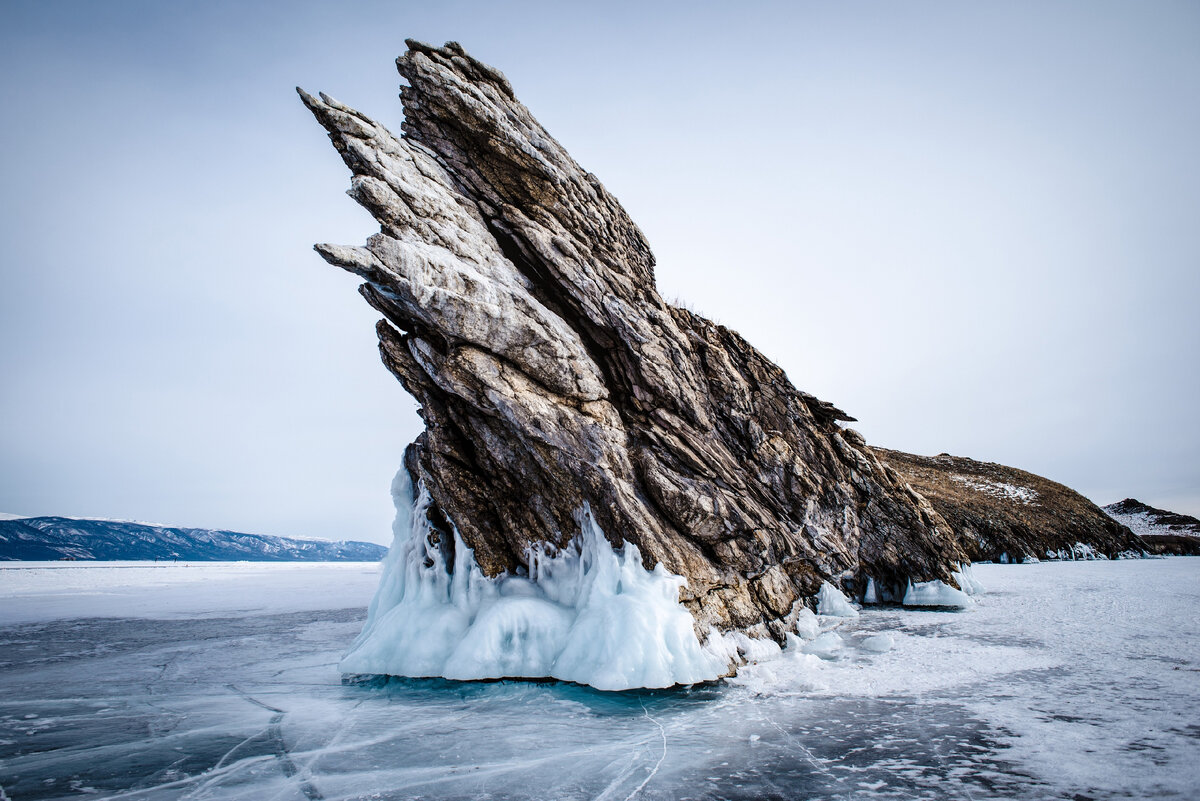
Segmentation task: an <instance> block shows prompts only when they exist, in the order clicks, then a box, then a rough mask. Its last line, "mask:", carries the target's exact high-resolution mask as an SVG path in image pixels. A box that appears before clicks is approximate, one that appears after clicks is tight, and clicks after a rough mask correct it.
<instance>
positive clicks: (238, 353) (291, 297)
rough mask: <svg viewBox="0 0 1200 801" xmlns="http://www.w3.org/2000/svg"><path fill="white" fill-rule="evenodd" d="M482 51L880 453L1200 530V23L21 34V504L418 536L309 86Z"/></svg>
mask: <svg viewBox="0 0 1200 801" xmlns="http://www.w3.org/2000/svg"><path fill="white" fill-rule="evenodd" d="M405 37H415V38H419V39H423V40H426V41H431V42H435V43H442V42H444V41H446V40H449V39H454V40H457V41H460V42H461V43H462V44H463V45H464V46H465V47H466V48H467V49H468V50H469V51H470V52H471V53H472V54H473V55H475V56H476V57H478V58H480V59H482V60H484V61H486V62H488V63H491V64H493V65H495V66H496V67H498V68H499V69H501V70H502V71H503V72H505V73H506V74H507V75H508V77H509V78H510V79H511V81H512V83H513V85H514V87H515V89H516V92H517V95H518V97H519V98H520V99H521V100H522V101H523V102H524V103H525V104H526V105H527V106H529V108H530V109H531V110H532V111H533V113H534V114H535V115H536V116H537V117H538V118H539V119H540V120H541V122H542V123H543V124H544V125H545V126H546V127H547V129H548V130H549V131H550V132H551V133H552V134H553V135H554V136H555V137H556V138H557V139H558V140H559V141H560V142H562V143H563V145H564V146H565V147H566V148H567V149H568V150H569V151H570V152H571V153H572V155H574V156H575V158H576V159H577V160H578V161H579V162H580V163H581V164H582V165H584V167H585V168H587V169H589V170H591V171H592V172H594V173H596V174H597V175H598V176H599V177H600V179H601V180H602V181H603V182H604V183H605V184H606V186H607V187H608V188H609V189H610V190H612V191H613V192H614V193H615V194H616V195H617V197H619V198H620V199H621V201H622V202H623V203H624V204H625V206H626V208H627V209H628V210H629V212H630V214H631V215H632V216H633V218H634V219H635V220H636V221H637V222H638V223H639V224H640V225H641V227H642V229H643V230H644V231H645V233H646V235H647V237H648V238H649V240H650V242H651V244H652V246H653V247H654V250H655V254H656V255H657V257H658V281H659V287H660V289H661V291H662V293H663V295H664V296H666V297H667V298H669V299H671V298H676V297H678V298H680V299H682V300H683V301H686V303H687V304H688V305H689V306H691V307H692V308H695V309H696V310H698V311H700V312H701V313H704V314H706V315H708V316H710V317H712V318H714V319H716V320H718V321H720V322H722V323H724V324H726V325H729V326H731V327H733V328H735V329H737V330H739V331H740V332H741V333H742V334H744V335H745V336H746V337H747V339H749V341H750V342H752V343H753V344H755V345H756V346H757V347H758V348H760V349H761V350H762V351H763V352H764V353H765V354H766V355H767V356H769V357H770V358H772V359H774V360H775V361H776V362H778V363H779V364H780V365H781V366H782V367H783V368H784V369H785V370H787V372H788V375H789V376H790V377H791V379H792V381H793V383H794V384H795V385H796V386H797V387H799V388H801V389H804V390H807V391H810V392H813V393H814V394H817V395H818V396H820V397H822V398H824V399H827V400H830V401H833V402H835V403H837V404H838V405H839V406H841V407H842V408H844V409H845V410H847V411H848V412H849V413H851V414H852V415H854V416H856V417H858V418H859V420H860V422H859V423H857V424H855V427H856V428H858V429H859V430H860V431H861V432H862V433H863V434H864V435H865V436H866V437H867V440H868V441H869V442H871V443H873V444H879V445H884V446H888V447H894V448H900V449H905V450H910V451H914V452H917V453H923V454H931V453H938V452H942V451H948V452H950V453H954V454H960V455H964V456H970V457H972V458H976V459H983V460H988V461H997V462H1003V463H1005V464H1010V465H1014V466H1017V467H1021V468H1024V469H1028V470H1031V471H1033V472H1036V473H1040V474H1042V475H1045V476H1047V477H1049V478H1051V479H1054V480H1057V481H1061V482H1063V483H1065V484H1067V485H1069V486H1071V487H1074V488H1075V489H1078V490H1079V491H1081V492H1083V493H1084V494H1085V495H1087V496H1088V497H1090V498H1092V499H1093V500H1095V501H1097V502H1099V503H1109V502H1112V501H1114V500H1119V499H1121V498H1124V497H1126V496H1134V497H1137V498H1140V499H1142V500H1144V501H1147V502H1149V503H1152V504H1154V505H1157V506H1163V507H1166V508H1170V509H1174V510H1177V511H1183V512H1188V513H1191V514H1200V459H1198V458H1197V457H1198V456H1200V423H1198V422H1197V418H1196V411H1197V407H1198V406H1200V403H1198V402H1197V399H1198V398H1200V357H1198V351H1200V314H1198V313H1197V302H1198V300H1200V148H1198V147H1197V143H1198V142H1200V4H1196V3H1190V2H1181V3H1170V2H1155V3H1139V2H1132V1H1131V2H1122V3H1102V2H1090V1H1089V2H1080V3H1065V2H1053V3H1045V2H1033V3H1015V2H1004V3H993V4H984V3H950V2H939V3H930V2H880V3H856V2H850V3H828V2H820V3H781V4H777V5H776V4H756V3H747V4H734V3H714V4H704V3H695V2H689V3H678V4H656V3H645V2H637V3H628V4H621V3H614V2H603V3H594V4H591V5H586V4H568V3H560V2H554V3H500V2H478V3H465V2H442V3H432V2H390V3H377V4H355V3H341V2H339V3H333V2H322V3H312V4H307V5H306V4H300V3H289V4H286V5H285V4H278V5H277V6H268V5H267V4H261V5H257V6H252V5H251V4H248V3H241V2H236V3H234V2H204V3H200V2H195V3H167V2H161V1H160V0H154V2H139V3H135V2H116V1H115V0H109V1H108V2H102V3H99V2H77V3H69V2H46V1H45V0H39V1H38V2H13V0H5V2H4V3H3V5H2V7H0V74H2V75H3V76H4V78H3V81H2V82H0V93H2V96H0V102H2V106H0V107H2V108H3V109H4V111H3V114H4V124H3V125H2V126H0V139H2V142H0V162H2V163H0V168H2V173H0V174H2V176H3V180H2V181H0V197H2V207H0V212H2V213H0V241H2V242H3V250H2V251H0V253H2V259H3V262H2V279H3V283H2V289H0V511H3V512H11V513H19V514H29V515H34V514H66V515H75V516H96V517H117V518H134V519H144V520H153V521H161V522H167V523H178V524H186V525H194V526H207V527H224V528H231V529H236V530H243V531H250V532H258V533H269V534H283V535H309V536H318V537H328V538H337V539H341V538H350V539H366V540H374V541H378V542H386V541H388V539H389V521H390V518H391V515H392V511H391V505H390V499H389V496H388V485H389V482H390V480H391V478H392V475H393V473H394V472H395V470H396V468H397V467H398V466H399V464H400V460H401V455H402V451H403V448H404V445H405V444H406V443H407V442H409V441H410V440H411V439H413V438H414V437H415V436H416V434H417V433H419V431H420V420H419V418H418V417H417V416H416V413H415V404H414V403H413V402H412V400H411V399H410V398H409V397H408V396H407V395H406V394H405V393H404V391H403V390H402V388H401V387H400V385H399V384H398V383H397V382H396V381H395V380H394V379H393V378H392V377H391V376H390V374H388V373H387V371H386V370H385V369H384V368H383V367H382V366H381V365H380V364H379V361H378V356H377V351H376V348H375V335H374V330H373V323H374V320H375V317H376V315H375V313H374V312H373V311H372V310H371V309H370V308H368V307H367V305H366V304H365V303H363V302H362V301H361V299H360V298H359V296H358V295H357V293H356V292H355V287H356V285H357V284H356V280H355V279H354V278H353V277H352V276H350V275H348V274H345V273H342V272H341V271H340V270H337V269H335V268H333V267H329V266H327V265H325V263H324V262H322V261H321V260H320V259H319V258H318V257H317V255H316V254H315V253H313V252H312V250H311V245H312V243H314V242H318V241H321V242H325V241H329V242H339V243H345V244H358V243H360V242H361V241H362V240H363V239H364V238H365V237H366V236H367V235H369V234H370V233H372V231H373V230H375V226H374V225H373V224H372V221H371V219H370V218H369V217H368V215H367V214H366V212H365V211H362V210H361V209H359V208H358V207H357V206H356V205H355V204H354V203H353V202H352V201H351V200H350V199H349V198H347V197H346V196H345V195H344V191H345V189H346V188H347V187H348V185H349V182H348V178H349V175H348V172H347V171H346V169H345V167H344V166H343V165H342V163H341V161H340V159H339V158H338V157H337V155H336V153H335V152H334V150H333V149H332V148H331V147H330V145H329V143H328V140H327V139H326V137H325V135H324V133H323V131H322V130H321V129H320V128H319V127H318V126H317V124H316V123H315V122H314V121H313V119H312V118H311V117H310V115H309V114H308V112H307V111H306V110H305V109H304V108H303V106H302V105H301V104H300V102H299V100H298V99H297V98H296V96H295V94H294V92H293V87H294V86H295V85H297V84H299V85H301V86H303V87H305V88H306V89H308V90H309V91H317V90H322V91H325V92H327V93H329V94H331V95H333V96H334V97H337V98H338V99H340V100H342V101H343V102H346V103H349V104H350V105H353V106H355V107H357V108H359V109H361V110H363V111H365V112H366V113H368V114H371V115H373V116H375V117H376V118H377V119H380V120H381V121H383V122H385V123H386V124H388V125H390V126H393V127H394V129H398V128H399V124H400V121H401V119H402V111H401V107H400V103H399V100H398V99H397V97H396V93H397V87H398V83H399V77H398V76H397V74H396V72H395V68H394V65H393V60H394V59H395V57H396V56H397V55H399V54H400V53H401V52H402V51H403V49H404V44H403V40H404V38H405Z"/></svg>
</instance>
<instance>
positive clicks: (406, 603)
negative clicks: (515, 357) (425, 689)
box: [340, 469, 778, 690]
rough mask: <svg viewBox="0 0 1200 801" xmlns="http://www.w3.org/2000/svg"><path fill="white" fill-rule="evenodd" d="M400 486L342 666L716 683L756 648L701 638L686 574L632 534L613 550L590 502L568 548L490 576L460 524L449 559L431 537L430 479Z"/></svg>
mask: <svg viewBox="0 0 1200 801" xmlns="http://www.w3.org/2000/svg"><path fill="white" fill-rule="evenodd" d="M392 495H393V499H394V501H395V503H396V522H395V524H394V526H393V534H394V537H395V539H394V542H393V544H392V547H391V550H390V551H389V552H388V555H387V557H386V558H385V559H384V564H383V576H382V578H381V580H380V584H379V590H378V591H377V592H376V594H375V597H374V599H373V600H372V601H371V605H370V607H369V608H368V612H367V622H366V625H365V626H364V627H363V631H362V633H361V634H360V635H359V637H358V639H357V640H355V642H354V644H353V645H352V646H351V648H350V651H349V652H348V653H347V654H346V656H345V657H344V658H343V659H342V661H341V664H340V669H341V670H342V672H344V673H356V674H385V675H392V676H408V677H414V678H417V677H442V678H447V679H457V680H469V679H499V678H544V677H549V678H556V679H561V680H563V681H573V682H578V683H579V684H587V685H591V686H592V687H595V688H597V689H600V690H627V689H633V688H639V687H670V686H673V685H677V684H694V683H697V682H703V681H711V680H714V679H716V678H718V677H720V676H721V675H722V674H724V673H726V672H728V668H729V665H730V661H729V652H730V650H733V649H738V646H739V645H741V646H742V649H738V650H744V649H745V648H746V647H748V646H747V644H743V643H740V642H739V643H734V642H732V641H729V642H721V641H714V642H711V643H710V645H709V647H707V648H705V647H701V644H700V641H699V640H698V639H697V637H696V633H695V630H694V628H693V623H692V616H691V614H690V613H689V612H688V611H687V610H686V609H685V608H684V607H683V606H682V605H681V604H680V603H679V588H680V587H681V586H683V584H684V579H683V578H681V577H680V576H676V575H673V574H671V573H669V572H667V571H666V570H665V569H664V568H663V566H662V565H661V564H659V565H657V566H656V567H655V568H654V570H646V569H645V568H644V567H643V566H642V561H641V556H640V554H639V553H638V549H637V547H636V546H635V545H633V544H632V543H626V544H625V545H624V546H623V548H621V549H620V550H619V551H618V550H614V549H613V548H612V546H611V545H610V544H609V543H608V541H607V540H606V539H605V537H604V534H603V532H601V530H600V528H599V526H598V525H597V524H596V522H595V520H594V519H593V518H592V515H591V512H590V510H589V509H587V508H586V507H585V508H584V509H583V510H581V512H580V514H579V517H578V522H579V526H580V532H579V535H578V536H577V537H576V538H575V540H574V541H573V542H572V543H571V545H570V546H568V547H567V548H565V549H563V550H562V551H559V552H553V551H552V550H543V551H533V552H531V553H529V554H528V563H529V575H528V576H521V575H506V576H501V577H498V578H488V577H486V576H484V575H483V573H482V571H480V569H479V567H478V565H477V564H476V562H475V558H474V554H473V552H472V551H471V549H470V548H468V547H467V546H466V544H465V543H464V542H463V541H462V538H461V537H460V536H459V535H458V532H457V531H455V532H453V538H454V561H453V565H452V566H451V565H448V564H447V562H446V558H445V554H444V552H443V550H442V548H440V547H439V546H438V545H437V544H435V543H434V542H431V539H430V535H431V534H433V533H434V532H433V531H432V529H431V528H430V525H429V522H428V520H427V518H426V510H427V509H428V506H429V503H430V496H429V493H428V491H427V490H426V489H425V488H424V487H423V486H421V487H419V488H418V490H417V493H416V498H415V500H414V498H413V491H412V486H411V484H410V482H409V480H408V476H407V472H406V471H405V470H403V469H402V470H401V471H400V472H399V473H398V474H397V477H396V480H395V481H394V482H393V485H392ZM710 639H713V640H719V638H710ZM744 639H746V640H748V641H749V638H744ZM771 645H772V646H774V643H771ZM751 650H753V649H751ZM776 650H778V647H777V646H776ZM747 656H749V655H747Z"/></svg>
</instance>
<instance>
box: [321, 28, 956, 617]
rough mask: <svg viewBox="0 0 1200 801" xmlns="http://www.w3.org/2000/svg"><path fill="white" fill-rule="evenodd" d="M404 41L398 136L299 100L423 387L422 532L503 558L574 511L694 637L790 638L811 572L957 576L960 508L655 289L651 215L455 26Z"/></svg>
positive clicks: (364, 263) (569, 531)
mask: <svg viewBox="0 0 1200 801" xmlns="http://www.w3.org/2000/svg"><path fill="white" fill-rule="evenodd" d="M408 46H409V50H408V52H407V53H405V55H403V56H402V57H401V58H399V59H398V60H397V67H398V69H399V72H400V74H401V75H402V76H403V77H404V78H405V79H407V81H408V85H406V86H404V87H403V89H402V92H401V99H402V101H403V104H404V112H405V122H404V127H403V131H404V135H403V136H395V135H393V134H392V133H391V132H389V131H388V130H387V129H385V128H384V127H383V126H382V125H380V124H379V123H377V122H375V121H374V120H372V119H371V118H370V117H367V116H366V115H364V114H362V113H360V112H358V111H355V110H354V109H352V108H349V107H347V106H345V105H343V104H341V103H339V102H337V101H336V100H334V99H332V98H330V97H328V96H326V95H324V94H321V95H319V96H312V95H309V94H307V93H305V92H303V91H301V92H300V94H301V97H302V98H303V101H304V103H305V104H306V105H307V106H308V108H309V109H310V110H311V111H312V113H313V114H314V115H315V116H316V118H317V120H318V121H319V122H320V124H321V125H322V126H323V127H324V128H325V129H326V131H328V133H329V137H330V139H331V140H332V142H333V145H334V147H335V148H336V149H337V151H338V153H339V154H340V155H341V157H342V159H343V160H344V161H345V163H346V165H347V166H348V167H349V168H350V171H351V172H352V173H353V178H352V182H351V189H350V195H351V196H352V197H353V198H354V199H355V200H356V201H358V202H359V203H360V204H361V205H362V206H363V207H364V208H366V209H367V210H368V211H369V212H370V213H371V214H372V215H373V216H374V217H375V219H376V220H377V221H378V222H379V225H380V231H379V233H378V234H375V235H374V236H372V237H370V239H368V241H367V243H366V245H365V246H361V247H349V246H342V245H327V244H326V245H318V246H317V248H316V249H317V251H318V252H319V253H320V255H321V256H322V257H324V258H325V259H326V260H327V261H328V262H329V263H331V264H334V265H336V266H338V267H341V268H344V269H346V270H348V271H350V272H352V273H354V274H356V275H358V276H359V277H361V278H362V279H363V281H364V283H363V284H362V285H361V287H360V292H361V293H362V295H363V297H364V298H365V299H366V300H367V302H368V303H370V304H371V306H372V307H374V308H375V309H376V310H377V311H378V312H379V313H380V314H381V315H382V317H383V319H382V320H381V321H380V322H379V324H378V329H377V330H378V335H379V343H380V351H381V353H382V356H383V361H384V364H385V365H386V366H387V368H388V369H389V370H390V371H391V372H392V373H393V374H394V375H395V376H396V377H397V378H398V379H399V380H400V382H401V383H402V384H403V385H404V388H405V389H406V390H407V391H408V392H410V393H411V394H412V395H413V396H415V397H416V399H417V400H418V401H419V403H420V405H421V412H420V413H421V416H422V418H423V419H424V422H425V431H424V433H423V434H422V435H421V436H420V437H419V438H418V439H417V441H416V442H414V443H413V444H412V445H411V446H410V447H409V449H408V451H407V453H406V456H405V464H406V465H407V467H408V470H409V472H410V473H411V475H412V477H413V479H414V482H420V483H423V485H424V486H425V488H427V490H428V492H429V494H430V495H431V496H432V499H433V503H432V504H431V505H430V507H429V513H428V514H429V519H430V521H431V522H432V523H433V525H434V528H435V529H436V530H438V531H441V532H444V533H448V532H449V527H450V525H451V524H453V526H454V527H455V528H456V529H457V531H458V532H459V533H460V534H461V537H462V540H463V542H465V544H466V545H468V546H469V547H470V548H472V549H473V550H474V554H475V558H476V560H477V561H478V563H479V566H480V567H481V568H482V570H483V572H484V573H485V574H487V575H491V576H494V575H499V574H504V573H509V572H514V571H520V570H521V569H523V568H525V567H527V560H528V555H529V552H530V548H531V547H532V546H535V545H538V544H540V543H550V544H553V545H557V546H562V545H565V544H566V542H567V541H568V540H570V539H571V538H572V537H573V536H574V535H575V534H577V533H578V531H579V522H578V517H577V516H578V514H579V511H580V509H582V508H585V507H588V506H590V509H591V512H592V514H594V516H595V519H596V520H597V522H598V523H599V524H600V526H601V527H602V529H603V531H604V532H605V535H606V536H607V537H608V539H609V540H610V541H611V543H612V544H613V545H614V546H619V545H621V544H622V543H623V542H624V541H631V542H633V543H634V544H636V546H637V547H638V549H639V551H640V553H641V554H642V558H643V560H644V564H645V566H646V567H647V568H650V567H653V566H654V565H657V564H662V565H664V566H665V567H666V569H668V570H669V571H671V572H672V573H675V574H678V575H681V576H683V577H685V578H686V579H687V587H686V588H685V589H683V590H682V595H681V600H682V602H683V603H684V604H685V605H686V606H687V608H688V609H689V610H690V611H691V612H692V614H693V616H694V618H695V620H696V623H697V630H698V631H704V630H707V628H708V626H710V625H713V626H716V627H717V628H718V629H720V630H740V631H745V632H750V633H756V634H759V635H767V634H769V635H772V636H774V637H776V638H779V639H781V638H782V635H783V631H784V629H785V628H786V627H787V625H788V619H789V615H791V614H794V613H795V611H796V610H798V608H799V607H798V604H797V602H801V603H811V598H812V596H813V595H814V594H815V593H816V592H817V590H818V588H819V587H820V586H821V584H822V582H825V581H830V582H832V583H834V584H836V585H838V586H839V587H841V588H842V589H844V590H846V591H847V592H848V593H850V594H852V595H861V592H862V591H863V589H864V587H865V585H866V579H867V578H868V577H872V578H874V579H875V581H876V582H881V583H883V584H891V585H894V586H896V587H897V588H901V589H902V588H903V587H904V586H905V584H906V583H907V582H908V581H909V580H912V581H932V580H941V581H944V582H946V583H947V584H950V585H954V584H955V581H954V578H953V575H952V574H953V572H954V571H955V570H956V569H957V566H958V565H959V564H960V563H963V562H965V561H966V560H967V558H968V556H967V554H966V553H965V552H964V551H963V549H962V548H961V547H960V545H959V543H958V540H957V539H956V537H955V535H954V533H953V530H952V528H951V526H950V525H949V524H947V522H946V520H945V519H944V518H943V517H942V516H941V515H939V514H938V512H937V511H936V510H935V509H934V508H933V507H932V506H930V504H929V503H928V502H926V501H925V500H924V499H923V498H922V497H921V496H920V495H919V494H917V493H916V492H914V491H913V490H912V489H911V488H909V487H908V486H907V484H906V481H905V479H903V478H902V477H901V476H900V475H899V474H898V473H897V472H896V471H895V470H893V469H891V468H889V467H887V466H886V465H884V464H883V463H881V462H880V460H879V459H878V458H877V456H876V454H875V453H874V452H873V451H872V450H871V449H870V448H868V447H867V446H866V444H865V443H864V442H863V439H862V437H861V436H859V435H858V434H856V433H855V432H853V431H851V430H848V429H844V428H842V427H841V426H840V425H839V421H849V420H851V419H852V418H850V417H849V416H847V415H846V414H845V413H843V412H842V411H840V410H839V409H837V408H836V407H834V406H833V405H831V404H829V403H826V402H824V401H821V400H818V399H817V398H815V397H813V396H812V395H809V394H807V393H804V392H801V391H799V390H797V389H796V388H795V387H794V386H792V384H791V382H790V381H789V380H788V377H787V376H786V375H785V374H784V372H783V371H782V370H780V369H779V367H777V366H776V365H774V364H773V363H771V362H770V361H769V360H768V359H767V358H766V357H765V356H763V355H762V354H761V353H759V352H758V351H757V350H755V349H754V348H753V347H751V345H750V344H749V343H747V342H746V341H745V340H744V339H742V338H741V337H740V336H739V335H738V334H737V333H736V332H734V331H731V330H729V329H728V328H725V327H724V326H721V325H717V324H715V323H713V322H711V321H710V320H707V319H705V318H703V317H700V316H699V315H696V314H694V313H692V312H690V311H687V310H685V309H682V308H678V307H675V306H672V305H670V304H668V303H667V302H666V301H664V300H663V298H662V296H661V295H660V294H659V292H658V290H657V289H656V287H655V280H654V256H653V254H652V253H651V251H650V246H649V244H648V243H647V241H646V239H645V237H644V236H643V235H642V232H641V231H640V230H639V229H638V227H637V226H636V225H635V224H634V222H633V221H632V220H631V219H630V218H629V216H628V215H627V214H626V212H625V210H624V209H623V208H622V207H621V205H620V203H618V202H617V199H616V198H615V197H613V196H612V195H611V194H610V193H609V192H608V191H607V190H606V189H605V188H604V186H603V185H602V184H601V183H600V181H599V180H598V179H597V178H596V176H594V175H592V174H591V173H589V172H587V171H586V170H584V169H583V168H582V167H580V166H579V165H578V164H576V163H575V161H574V160H573V159H572V158H571V156H570V155H569V154H568V153H567V152H566V150H564V149H563V147H562V146H561V145H560V144H559V143H558V142H556V141H555V140H554V138H553V137H551V136H550V134H549V133H547V132H546V131H545V129H543V128H542V126H541V125H540V124H539V123H538V122H537V120H535V119H534V117H533V115H532V114H531V113H530V112H529V110H528V109H526V108H525V106H523V105H522V104H521V103H520V102H519V101H518V100H517V98H516V95H515V94H514V92H513V88H512V86H511V85H510V84H509V82H508V80H507V79H505V77H504V76H503V75H501V74H500V73H499V72H498V71H497V70H495V69H493V68H492V67H489V66H487V65H485V64H482V63H480V62H479V61H476V60H475V59H473V58H471V57H470V56H469V55H467V53H466V52H465V51H464V50H463V48H462V47H460V46H459V45H457V44H455V43H448V44H447V45H446V46H444V47H432V46H429V45H425V44H421V43H419V42H415V41H409V42H408ZM438 540H439V547H442V548H452V547H453V542H454V539H453V537H451V536H439V537H438ZM449 562H453V560H452V559H450V560H449Z"/></svg>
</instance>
